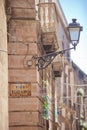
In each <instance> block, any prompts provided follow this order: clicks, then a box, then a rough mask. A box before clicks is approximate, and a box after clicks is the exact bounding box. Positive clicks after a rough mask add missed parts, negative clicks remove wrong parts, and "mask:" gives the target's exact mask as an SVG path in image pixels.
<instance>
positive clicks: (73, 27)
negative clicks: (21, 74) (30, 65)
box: [33, 19, 83, 70]
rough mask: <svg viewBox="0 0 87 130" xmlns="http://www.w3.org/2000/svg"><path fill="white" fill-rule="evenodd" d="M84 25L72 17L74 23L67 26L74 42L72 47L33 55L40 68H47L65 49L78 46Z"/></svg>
mask: <svg viewBox="0 0 87 130" xmlns="http://www.w3.org/2000/svg"><path fill="white" fill-rule="evenodd" d="M82 28H83V27H82V26H80V24H79V23H77V22H76V19H72V23H70V24H69V26H68V27H67V29H68V31H69V37H70V42H71V43H72V46H73V47H72V48H67V49H64V50H61V51H55V52H52V53H49V54H45V55H43V56H40V57H33V58H34V59H36V60H37V64H36V65H37V67H38V70H41V69H45V68H46V67H47V66H48V65H49V64H51V62H52V61H53V60H54V58H55V57H56V56H57V55H59V54H64V53H65V51H69V50H71V49H74V50H75V48H76V46H77V44H78V42H79V38H80V32H81V31H82Z"/></svg>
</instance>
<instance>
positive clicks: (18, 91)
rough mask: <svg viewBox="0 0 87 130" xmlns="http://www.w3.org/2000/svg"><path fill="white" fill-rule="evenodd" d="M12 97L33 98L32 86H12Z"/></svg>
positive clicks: (10, 90) (10, 91) (10, 93)
mask: <svg viewBox="0 0 87 130" xmlns="http://www.w3.org/2000/svg"><path fill="white" fill-rule="evenodd" d="M9 95H10V97H27V96H31V84H10V86H9Z"/></svg>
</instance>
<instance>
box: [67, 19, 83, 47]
mask: <svg viewBox="0 0 87 130" xmlns="http://www.w3.org/2000/svg"><path fill="white" fill-rule="evenodd" d="M67 28H68V31H69V37H70V42H71V43H72V45H73V46H74V49H75V47H76V46H77V44H78V43H79V38H80V31H82V30H83V27H82V26H80V24H79V23H77V22H76V19H72V23H70V24H69V26H68V27H67Z"/></svg>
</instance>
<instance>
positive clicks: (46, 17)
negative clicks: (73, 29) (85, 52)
mask: <svg viewBox="0 0 87 130" xmlns="http://www.w3.org/2000/svg"><path fill="white" fill-rule="evenodd" d="M2 5H3V6H2V7H3V8H0V9H1V10H3V14H1V15H0V16H1V20H2V21H1V23H3V24H4V25H3V26H1V30H2V32H4V33H3V36H4V38H3V37H1V41H2V43H3V46H2V45H1V47H2V48H1V49H3V50H5V51H6V52H4V51H3V52H2V51H0V52H1V53H0V55H1V61H0V62H1V64H2V66H1V69H0V70H1V72H2V76H1V79H2V80H1V81H2V82H1V85H2V84H3V83H4V84H3V88H4V90H6V91H3V93H2V92H1V94H2V97H5V98H3V99H6V100H3V99H2V101H1V105H2V107H1V109H2V110H1V115H2V117H3V120H2V119H1V120H2V121H1V125H0V126H1V128H2V130H7V129H8V126H9V130H33V129H34V130H76V129H77V128H76V113H77V111H76V108H75V105H76V102H77V100H76V84H77V80H79V81H80V78H81V79H82V82H81V83H84V81H83V80H84V79H83V78H82V77H79V78H78V79H77V73H76V71H75V67H74V64H73V63H72V62H71V60H70V52H69V51H67V52H65V53H64V54H62V55H61V54H60V55H58V56H56V57H55V59H54V60H53V61H52V62H51V64H49V66H47V67H45V68H44V69H41V68H40V67H41V64H42V63H41V64H39V65H38V58H37V57H39V56H43V55H45V54H50V53H52V52H55V51H60V50H64V49H66V48H69V47H70V46H69V34H68V31H67V28H66V27H67V26H68V23H67V20H66V18H65V16H64V13H63V11H62V8H61V6H60V4H59V2H58V0H21V1H20V0H19V1H18V0H6V1H5V3H2ZM4 7H5V8H4ZM5 11H6V14H5ZM1 12H2V11H1ZM2 15H3V18H2ZM6 17H7V27H6ZM4 22H5V23H4ZM2 27H3V28H2ZM6 29H7V30H6ZM3 39H4V40H3ZM6 39H7V41H6ZM7 47H8V49H7ZM5 48H6V49H5ZM7 52H8V60H7ZM47 61H49V59H48V60H47ZM7 64H8V65H7ZM38 69H39V70H38ZM3 70H4V71H3ZM83 75H85V74H84V73H83ZM3 76H4V78H3ZM85 77H86V75H85ZM86 81H87V80H86V78H85V82H86ZM79 83H80V82H78V84H79ZM7 86H8V88H7ZM1 90H2V89H1ZM4 92H5V93H4ZM8 100H9V102H8ZM3 104H4V105H5V106H3ZM8 105H9V110H8ZM4 108H5V109H4ZM2 111H3V112H2ZM8 114H9V116H8ZM8 117H9V120H8ZM8 121H9V123H8ZM3 122H4V125H3Z"/></svg>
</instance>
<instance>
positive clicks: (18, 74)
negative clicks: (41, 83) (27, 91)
mask: <svg viewBox="0 0 87 130" xmlns="http://www.w3.org/2000/svg"><path fill="white" fill-rule="evenodd" d="M9 82H16V83H17V82H21V83H24V82H37V70H36V69H25V70H21V69H20V70H15V69H9Z"/></svg>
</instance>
